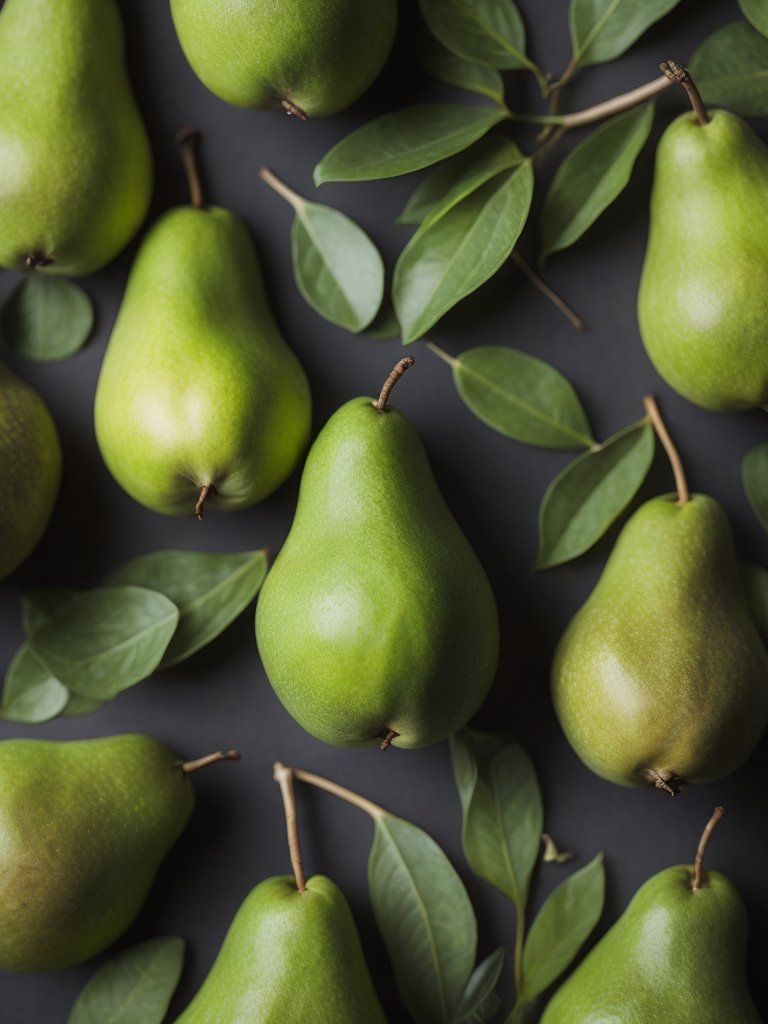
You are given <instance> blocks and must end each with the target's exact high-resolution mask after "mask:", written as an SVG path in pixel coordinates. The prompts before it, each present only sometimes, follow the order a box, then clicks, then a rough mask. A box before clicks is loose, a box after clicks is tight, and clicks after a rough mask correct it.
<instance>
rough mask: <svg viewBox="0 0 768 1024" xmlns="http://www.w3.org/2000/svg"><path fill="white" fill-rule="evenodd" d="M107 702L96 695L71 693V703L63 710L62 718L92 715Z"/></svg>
mask: <svg viewBox="0 0 768 1024" xmlns="http://www.w3.org/2000/svg"><path fill="white" fill-rule="evenodd" d="M106 703H107V702H106V701H105V700H96V699H95V698H94V697H81V696H80V694H79V693H70V695H69V703H68V704H67V706H66V707H65V708H64V710H63V711H62V712H61V717H62V718H79V717H80V716H81V715H92V714H93V712H94V711H98V710H99V708H103V707H104V705H105V704H106Z"/></svg>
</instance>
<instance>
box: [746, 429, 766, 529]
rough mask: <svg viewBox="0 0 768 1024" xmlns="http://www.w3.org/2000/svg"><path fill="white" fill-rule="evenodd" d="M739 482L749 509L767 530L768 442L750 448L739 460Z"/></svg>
mask: <svg viewBox="0 0 768 1024" xmlns="http://www.w3.org/2000/svg"><path fill="white" fill-rule="evenodd" d="M741 480H742V483H743V484H744V490H745V492H746V495H747V500H748V501H749V505H750V508H751V509H752V511H753V512H754V513H755V515H756V516H757V519H758V521H759V522H760V525H761V526H762V527H763V529H764V530H768V442H766V443H765V444H759V445H757V447H756V448H752V449H751V450H750V451H748V452H747V454H746V455H745V456H744V458H743V459H742V460H741Z"/></svg>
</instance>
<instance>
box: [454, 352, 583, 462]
mask: <svg viewBox="0 0 768 1024" xmlns="http://www.w3.org/2000/svg"><path fill="white" fill-rule="evenodd" d="M449 358H450V357H449ZM450 362H451V366H452V368H453V380H454V383H455V385H456V390H457V391H458V392H459V395H460V396H461V398H462V400H463V401H464V403H465V404H466V405H467V406H469V408H470V409H471V410H472V412H473V413H474V414H475V416H477V417H478V419H481V420H482V421H483V423H486V424H487V425H488V426H489V427H492V428H493V429H494V430H498V432H499V433H500V434H504V435H505V436H506V437H512V438H514V439H515V440H516V441H524V442H525V443H526V444H534V445H538V446H539V447H540V448H558V449H564V450H566V451H567V450H570V449H574V448H591V447H592V446H593V445H594V444H595V440H594V438H593V437H592V432H591V430H590V426H589V422H588V421H587V416H586V413H585V412H584V409H583V408H582V405H581V402H580V401H579V397H578V395H577V394H576V392H575V391H574V389H573V385H572V384H571V383H570V381H568V380H567V379H566V378H565V377H564V376H563V375H562V373H560V371H559V370H556V369H555V368H554V366H551V365H550V364H549V363H545V362H544V360H543V359H539V358H537V357H536V356H531V355H528V353H527V352H520V351H519V350H518V349H515V348H509V347H508V346H506V345H480V346H478V347H477V348H470V349H467V351H466V352H462V353H461V355H460V356H459V357H458V359H452V360H450Z"/></svg>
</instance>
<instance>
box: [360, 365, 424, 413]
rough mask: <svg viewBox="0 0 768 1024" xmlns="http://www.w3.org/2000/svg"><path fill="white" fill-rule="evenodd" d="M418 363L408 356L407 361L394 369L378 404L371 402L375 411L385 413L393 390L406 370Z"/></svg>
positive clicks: (382, 390)
mask: <svg viewBox="0 0 768 1024" xmlns="http://www.w3.org/2000/svg"><path fill="white" fill-rule="evenodd" d="M415 362H416V360H415V359H414V358H413V356H406V357H405V359H401V360H400V362H399V363H398V364H397V366H396V367H395V368H394V370H393V371H392V373H390V375H389V376H388V377H387V379H386V382H385V384H384V387H383V388H382V389H381V394H380V395H379V399H378V401H377V402H371V405H372V406H373V407H374V409H378V410H379V412H384V409H385V407H386V404H387V400H388V399H389V396H390V395H391V394H392V388H393V387H394V386H395V384H397V382H398V381H399V380H400V378H401V377H402V376H403V374H404V373H405V371H406V370H408V369H410V367H411V366H413V364H414V363H415Z"/></svg>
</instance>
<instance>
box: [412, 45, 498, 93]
mask: <svg viewBox="0 0 768 1024" xmlns="http://www.w3.org/2000/svg"><path fill="white" fill-rule="evenodd" d="M421 63H422V64H423V65H424V67H425V69H426V70H427V71H428V72H429V73H430V75H432V77H433V78H436V79H437V80H438V82H445V84H446V85H455V86H456V87H457V88H459V89H467V90H468V91H469V92H476V93H480V95H481V96H487V97H488V98H489V99H492V100H493V102H494V103H498V105H499V106H500V107H503V106H504V82H503V81H502V79H501V75H500V74H499V72H498V71H496V70H494V69H493V68H487V67H482V65H480V64H473V63H472V62H471V61H468V60H465V59H464V58H463V57H459V56H457V55H456V54H455V53H451V51H450V50H446V48H445V47H444V46H441V45H440V43H438V42H437V41H433V42H432V43H431V45H429V46H428V47H427V48H426V50H425V52H424V53H423V54H422V56H421Z"/></svg>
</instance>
